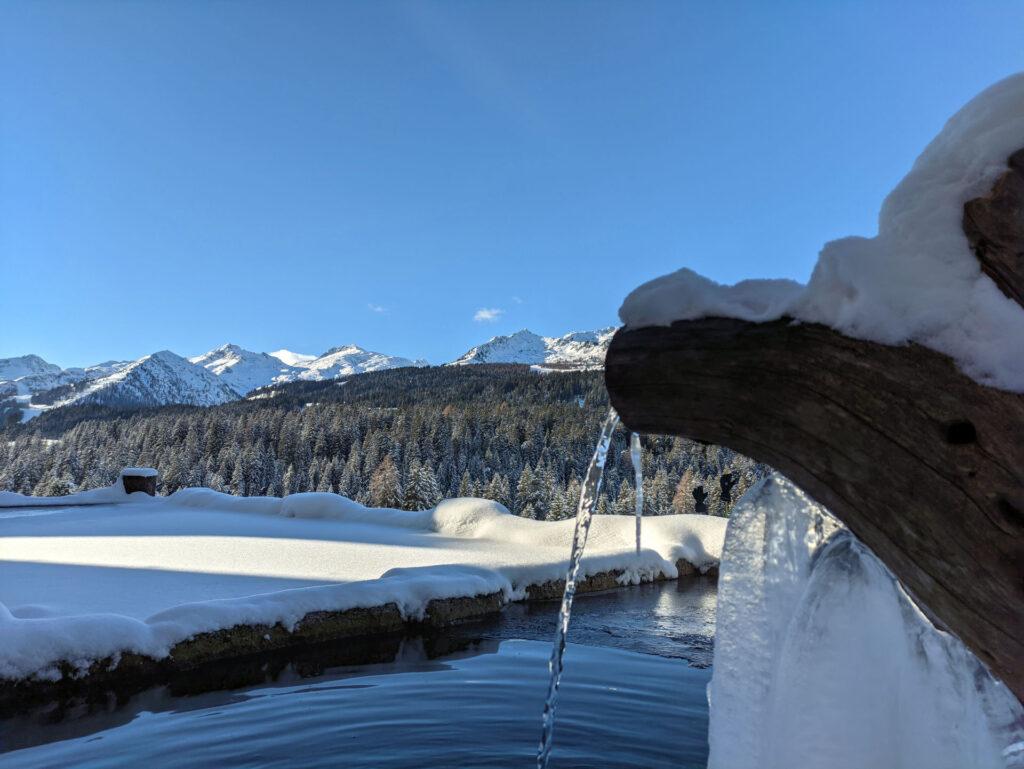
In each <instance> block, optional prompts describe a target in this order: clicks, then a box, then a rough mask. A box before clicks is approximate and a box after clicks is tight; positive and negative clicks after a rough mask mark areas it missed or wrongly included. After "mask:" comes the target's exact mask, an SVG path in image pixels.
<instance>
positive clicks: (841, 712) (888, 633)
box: [708, 475, 1024, 769]
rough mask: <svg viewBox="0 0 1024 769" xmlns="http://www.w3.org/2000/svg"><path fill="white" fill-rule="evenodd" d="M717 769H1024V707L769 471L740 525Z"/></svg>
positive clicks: (732, 535) (848, 538)
mask: <svg viewBox="0 0 1024 769" xmlns="http://www.w3.org/2000/svg"><path fill="white" fill-rule="evenodd" d="M709 699H710V702H711V725H710V731H709V740H710V745H711V755H710V760H709V764H708V766H709V767H710V769H717V768H718V767H721V768H723V769H725V768H728V769H744V768H746V767H751V768H753V767H757V769H776V768H777V769H817V768H818V767H825V766H827V767H835V768H836V769H846V768H848V769H862V768H863V769H874V768H875V767H883V766H884V767H887V769H917V767H923V766H927V767H929V768H930V769H943V768H944V767H949V769H954V768H958V767H972V769H986V768H988V767H991V768H992V769H995V768H996V767H1000V768H1002V767H1005V766H1021V765H1024V710H1022V709H1021V706H1020V705H1019V703H1017V701H1016V699H1015V698H1014V697H1013V696H1012V694H1010V693H1009V692H1008V690H1007V689H1006V688H1005V687H1004V686H1003V685H1002V684H1000V683H998V682H997V681H995V680H994V679H993V678H992V676H991V675H990V674H989V673H988V671H987V670H986V669H985V668H984V666H983V665H982V664H981V663H980V662H979V661H978V660H977V659H976V658H975V657H974V656H973V655H971V653H970V652H969V651H968V650H967V649H966V648H965V647H964V646H963V644H961V643H960V642H959V641H958V640H957V639H956V638H954V637H953V636H950V635H948V634H946V633H943V632H941V631H939V630H937V629H935V628H934V627H933V626H932V625H931V623H929V621H928V620H927V619H926V618H925V617H924V616H923V615H922V614H921V612H920V611H919V610H918V609H917V607H916V606H915V605H914V604H913V602H912V601H911V600H910V599H909V598H908V597H907V595H906V594H905V593H904V592H903V590H902V589H901V588H900V586H899V584H898V582H897V581H896V579H895V578H894V577H893V575H892V574H891V573H890V572H889V571H888V570H887V569H886V568H885V566H884V565H883V564H882V563H881V562H880V561H878V560H877V559H876V558H875V557H874V556H873V555H872V554H871V553H870V552H869V551H868V550H867V549H866V548H865V547H864V546H863V545H861V544H860V543H859V542H858V541H857V540H856V539H855V538H854V537H853V536H852V535H851V534H850V533H849V532H848V531H847V530H845V529H843V528H842V527H841V525H840V524H839V523H838V522H836V521H835V520H834V519H833V518H832V517H831V516H830V515H829V514H828V513H827V512H826V511H825V510H823V509H822V508H821V507H820V506H818V505H817V504H815V503H814V502H813V501H811V500H810V499H809V498H808V497H806V496H805V495H804V494H803V493H802V492H801V491H800V490H799V489H797V488H796V487H795V486H793V485H792V484H791V483H789V482H788V481H786V480H785V479H783V478H782V477H781V476H777V475H776V476H773V477H771V478H769V479H767V480H766V481H764V482H762V484H760V485H759V486H758V487H755V488H754V489H752V490H751V491H750V492H748V494H747V495H746V497H745V498H744V499H743V500H742V501H741V502H740V504H739V505H737V507H736V509H735V510H734V511H733V515H732V518H731V519H730V523H729V528H728V532H727V535H726V545H725V553H724V556H723V558H722V564H721V571H720V575H719V588H718V619H717V626H716V637H715V656H714V674H713V676H712V680H711V684H710V687H709Z"/></svg>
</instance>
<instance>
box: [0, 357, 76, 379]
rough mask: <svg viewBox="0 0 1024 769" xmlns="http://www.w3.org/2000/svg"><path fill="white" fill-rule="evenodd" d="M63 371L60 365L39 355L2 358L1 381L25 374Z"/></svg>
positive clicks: (36, 374)
mask: <svg viewBox="0 0 1024 769" xmlns="http://www.w3.org/2000/svg"><path fill="white" fill-rule="evenodd" d="M61 371H62V369H61V367H60V366H58V365H56V364H54V363H47V362H46V361H45V360H43V359H42V358H40V357H39V356H38V355H20V356H18V357H17V358H0V382H8V381H14V380H15V379H21V378H22V377H25V376H40V375H54V374H59V373H60V372H61Z"/></svg>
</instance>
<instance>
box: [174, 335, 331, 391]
mask: <svg viewBox="0 0 1024 769" xmlns="http://www.w3.org/2000/svg"><path fill="white" fill-rule="evenodd" d="M279 352H281V351H279ZM293 355H294V353H293ZM309 357H310V358H311V359H315V358H314V356H309ZM189 361H190V362H191V363H194V364H196V365H197V366H202V367H203V368H205V369H206V370H207V371H209V372H210V373H211V374H214V375H215V376H218V377H220V379H221V381H222V382H225V383H226V384H227V385H228V387H230V388H231V389H232V390H234V391H235V392H237V393H240V394H241V395H245V394H246V393H248V392H250V391H251V390H256V389H258V388H260V387H266V386H267V385H269V384H276V383H280V382H290V381H292V380H294V379H296V378H297V377H298V376H299V375H300V374H301V373H302V372H303V370H302V369H299V368H295V367H294V366H291V365H288V364H285V363H284V362H283V361H282V360H281V359H280V358H278V357H276V356H274V355H269V354H267V353H265V352H252V351H251V350H245V349H243V348H241V347H239V346H238V345H237V344H225V345H221V346H220V347H218V348H217V349H215V350H210V351H209V352H207V353H203V354H202V355H197V356H196V357H194V358H189Z"/></svg>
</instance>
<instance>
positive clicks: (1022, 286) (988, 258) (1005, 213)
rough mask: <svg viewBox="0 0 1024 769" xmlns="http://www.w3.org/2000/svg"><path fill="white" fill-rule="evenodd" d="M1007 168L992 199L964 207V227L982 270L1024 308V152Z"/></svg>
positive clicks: (1017, 154) (1009, 163)
mask: <svg viewBox="0 0 1024 769" xmlns="http://www.w3.org/2000/svg"><path fill="white" fill-rule="evenodd" d="M1007 164H1008V165H1009V167H1010V168H1009V170H1008V171H1007V172H1006V173H1004V174H1003V175H1002V176H1001V177H999V179H998V181H996V183H995V184H994V185H993V187H992V191H991V192H990V193H989V194H988V195H985V196H983V197H980V198H975V199H974V200H969V201H967V203H966V204H964V217H963V223H962V226H963V231H964V234H965V235H967V241H968V242H969V243H970V244H971V249H972V250H973V251H974V255H975V256H976V257H978V263H979V264H980V265H981V269H982V270H983V271H984V272H985V274H986V275H988V276H989V277H990V278H992V280H993V281H994V282H995V284H996V285H997V286H999V290H1000V291H1002V292H1003V293H1004V294H1006V296H1008V297H1010V299H1013V300H1014V301H1015V302H1017V304H1019V305H1022V306H1024V150H1020V151H1019V152H1015V153H1014V154H1013V155H1011V156H1010V159H1009V160H1008V161H1007ZM1022 346H1024V341H1022Z"/></svg>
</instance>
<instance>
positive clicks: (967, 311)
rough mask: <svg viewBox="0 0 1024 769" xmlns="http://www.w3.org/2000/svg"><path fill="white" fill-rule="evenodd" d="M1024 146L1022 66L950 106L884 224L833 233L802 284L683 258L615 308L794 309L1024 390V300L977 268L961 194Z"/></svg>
mask: <svg viewBox="0 0 1024 769" xmlns="http://www.w3.org/2000/svg"><path fill="white" fill-rule="evenodd" d="M1022 147H1024V73H1022V74H1017V75H1014V76H1012V77H1009V78H1007V79H1006V80H1003V81H1001V82H999V83H997V84H995V85H993V86H991V87H990V88H988V89H987V90H985V91H983V92H982V93H981V94H979V95H978V96H976V97H975V98H974V99H972V100H971V101H970V102H969V103H968V104H967V105H966V106H965V107H963V109H961V110H960V111H959V112H958V113H957V114H956V115H954V116H953V117H952V118H951V119H950V120H949V122H947V123H946V125H945V127H944V128H943V129H942V131H941V132H940V133H939V135H938V136H937V137H936V138H935V139H934V140H933V141H932V142H931V143H930V144H929V145H928V146H927V147H926V148H925V150H924V152H923V153H922V154H921V156H920V157H919V158H918V159H917V161H916V162H915V163H914V166H913V168H911V170H910V173H908V174H907V176H906V177H904V179H903V180H902V181H901V182H900V183H899V185H898V186H897V187H896V189H894V190H893V191H892V192H891V193H890V194H889V196H888V197H887V198H886V200H885V202H884V203H883V204H882V210H881V213H880V215H879V219H878V234H877V235H876V236H875V237H873V238H861V237H850V238H844V239H842V240H837V241H833V242H831V243H828V244H826V245H825V247H824V248H823V249H822V251H821V254H820V255H819V258H818V263H817V265H816V266H815V268H814V272H813V274H812V275H811V280H810V282H809V283H808V285H807V286H806V287H803V288H801V287H800V286H799V284H795V283H792V282H790V281H780V280H749V281H744V282H742V283H739V284H737V285H735V286H720V285H718V284H716V283H714V282H712V281H710V280H708V279H707V278H702V277H701V276H699V275H697V274H696V273H694V272H692V271H690V270H685V269H684V270H680V271H678V272H675V273H672V274H671V275H666V276H664V277H661V278H658V279H656V280H653V281H651V282H649V283H646V284H644V285H642V286H640V287H639V288H637V289H636V290H635V291H633V293H631V294H630V295H629V296H628V297H626V300H625V302H623V304H622V307H621V309H620V310H619V316H620V318H621V319H622V321H623V323H625V324H626V325H627V326H630V327H640V326H651V325H668V324H670V323H672V322H673V321H676V320H692V319H695V318H701V317H712V316H720V317H730V318H739V319H742V320H748V321H754V322H763V321H768V320H775V319H778V318H782V317H792V318H794V319H797V320H803V321H808V322H814V323H822V324H824V325H827V326H831V327H832V328H835V329H836V330H838V331H840V332H842V333H844V334H847V335H849V336H852V337H857V338H860V339H867V340H872V341H876V342H881V343H884V344H901V343H905V342H908V341H913V342H918V343H920V344H922V345H925V346H926V347H930V348H932V349H934V350H937V351H939V352H943V353H945V354H947V355H949V356H951V357H952V358H953V359H954V360H956V362H957V363H958V365H959V366H960V367H961V369H962V370H963V371H964V372H965V373H966V374H968V375H969V376H971V377H973V378H974V379H975V380H977V381H979V382H981V383H983V384H987V385H990V386H993V387H999V388H1002V389H1006V390H1012V391H1015V392H1024V356H1022V355H1020V350H1021V347H1022V345H1024V308H1022V307H1020V306H1019V305H1017V304H1016V303H1015V302H1013V301H1012V300H1010V299H1008V298H1007V297H1006V296H1004V295H1003V294H1002V292H1000V291H999V289H998V288H997V287H996V285H995V283H993V282H992V280H991V279H990V278H989V277H988V276H987V275H985V274H984V273H982V272H981V269H980V267H979V266H978V262H977V259H976V258H975V257H974V255H973V254H972V253H971V250H970V247H969V246H968V243H967V238H966V237H965V236H964V234H963V231H962V229H961V219H962V217H963V205H964V203H965V202H967V201H968V200H970V199H972V198H975V197H978V196H981V195H985V194H987V193H988V192H989V190H990V189H991V187H992V184H993V182H994V181H995V180H996V179H997V178H998V177H999V176H1000V175H1001V174H1002V173H1003V172H1004V171H1005V170H1006V168H1007V166H1006V160H1007V158H1008V157H1009V156H1010V155H1011V154H1012V153H1013V152H1015V151H1016V150H1018V149H1021V148H1022Z"/></svg>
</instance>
